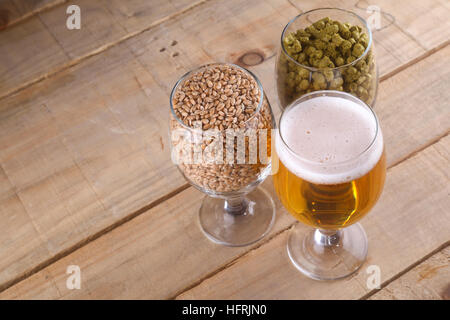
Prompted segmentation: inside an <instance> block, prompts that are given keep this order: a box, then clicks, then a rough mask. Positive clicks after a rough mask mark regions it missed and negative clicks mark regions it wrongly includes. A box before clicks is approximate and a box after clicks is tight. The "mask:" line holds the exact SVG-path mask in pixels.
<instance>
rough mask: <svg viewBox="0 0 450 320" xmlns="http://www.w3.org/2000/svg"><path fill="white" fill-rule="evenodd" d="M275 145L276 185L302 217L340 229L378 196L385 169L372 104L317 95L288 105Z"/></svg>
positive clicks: (286, 202)
mask: <svg viewBox="0 0 450 320" xmlns="http://www.w3.org/2000/svg"><path fill="white" fill-rule="evenodd" d="M285 112H287V114H286V115H285V114H283V116H282V118H281V120H280V128H279V130H280V132H279V135H278V136H277V140H276V148H275V151H276V152H277V155H278V157H279V159H280V162H279V169H278V172H277V173H276V174H275V175H274V177H273V180H274V186H275V190H276V192H277V194H278V197H279V198H280V200H281V202H282V203H283V205H284V207H285V208H286V209H287V210H288V211H289V212H290V213H291V214H292V215H293V216H294V217H295V218H296V219H297V220H299V221H301V222H303V223H305V224H307V225H310V226H312V227H315V228H319V229H329V230H338V229H341V228H344V227H346V226H349V225H351V224H354V223H355V222H357V221H358V220H360V219H361V218H362V217H363V216H364V215H365V214H366V213H367V212H368V211H369V210H370V209H371V208H372V207H373V206H374V205H375V203H376V202H377V200H378V198H379V197H380V194H381V192H382V190H383V185H384V180H385V175H386V156H385V152H384V146H383V137H382V134H381V131H380V130H379V128H378V125H377V121H376V117H375V115H374V114H373V113H372V111H371V110H370V109H369V107H363V106H361V105H359V104H357V103H356V102H352V101H349V100H346V99H342V98H337V97H316V98H315V99H313V100H306V101H303V102H302V103H300V104H299V105H298V106H295V105H294V106H292V107H291V108H289V110H286V111H285Z"/></svg>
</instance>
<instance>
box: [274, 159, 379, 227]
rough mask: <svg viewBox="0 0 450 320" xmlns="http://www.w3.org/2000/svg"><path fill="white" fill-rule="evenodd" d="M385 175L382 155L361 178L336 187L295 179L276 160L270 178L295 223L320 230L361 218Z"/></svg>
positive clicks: (371, 202)
mask: <svg viewBox="0 0 450 320" xmlns="http://www.w3.org/2000/svg"><path fill="white" fill-rule="evenodd" d="M385 175H386V156H385V153H384V152H383V154H382V156H381V158H380V160H379V161H378V163H377V164H376V165H375V167H374V168H373V169H372V170H370V171H369V172H368V173H367V174H365V175H363V176H362V177H360V178H358V179H355V180H352V181H349V182H345V183H339V184H316V183H312V182H309V181H307V180H304V179H302V178H300V177H297V176H296V175H295V174H293V173H292V172H290V171H289V170H288V169H287V168H286V167H285V166H284V165H283V162H281V161H280V165H279V170H278V173H277V174H276V175H275V176H274V177H273V181H274V185H275V190H276V192H277V194H278V197H279V198H280V200H281V202H282V203H283V205H284V207H285V208H286V209H287V210H288V211H289V212H290V213H291V214H292V215H293V216H294V217H295V218H296V219H297V220H299V221H301V222H303V223H304V224H307V225H310V226H312V227H315V228H320V229H333V230H336V229H340V228H343V227H346V226H349V225H351V224H353V223H355V222H357V221H358V220H359V219H361V218H362V217H363V216H364V215H365V214H366V213H367V212H369V210H370V209H371V208H372V207H373V206H374V205H375V203H376V202H377V200H378V198H379V196H380V194H381V192H382V190H383V185H384V180H385Z"/></svg>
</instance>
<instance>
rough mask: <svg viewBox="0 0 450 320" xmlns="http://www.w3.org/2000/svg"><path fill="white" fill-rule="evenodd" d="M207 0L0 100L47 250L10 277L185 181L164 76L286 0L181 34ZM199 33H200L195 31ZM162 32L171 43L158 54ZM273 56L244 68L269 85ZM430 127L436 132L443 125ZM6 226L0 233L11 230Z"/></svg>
mask: <svg viewBox="0 0 450 320" xmlns="http://www.w3.org/2000/svg"><path fill="white" fill-rule="evenodd" d="M213 5H214V4H213V3H212V4H206V5H204V6H199V7H198V8H195V9H193V10H192V12H189V14H187V15H186V16H179V17H177V18H176V19H173V21H168V22H166V23H163V24H161V25H160V26H158V27H157V28H154V29H152V30H149V31H147V32H144V33H142V34H141V35H139V36H138V37H136V38H133V40H130V41H129V42H126V43H124V44H122V45H119V46H117V47H115V48H112V49H111V50H108V51H107V52H105V53H104V54H102V55H98V56H95V57H92V58H91V59H88V60H86V61H85V62H83V63H81V64H79V65H77V66H75V67H73V68H72V69H69V70H67V71H65V72H62V73H60V74H58V76H56V77H53V78H51V79H49V80H48V81H44V82H41V83H39V84H38V85H35V86H32V87H30V88H28V89H27V90H24V91H23V92H21V93H20V94H17V95H15V96H11V97H9V98H8V99H3V100H2V101H1V106H0V109H1V110H2V111H1V112H2V117H1V119H2V126H1V127H0V129H1V130H2V139H0V145H2V151H1V153H0V161H1V162H2V166H3V167H4V170H5V173H6V175H7V176H8V178H9V179H10V181H11V183H12V184H13V186H14V188H15V190H17V195H18V197H19V199H21V201H22V202H23V203H24V204H25V208H26V210H27V212H28V213H29V217H30V221H29V223H30V224H35V225H36V226H37V230H38V232H40V233H42V234H45V235H43V236H42V242H41V243H40V245H41V246H43V247H48V248H49V249H48V251H49V252H50V253H49V254H47V255H44V254H43V255H40V256H37V257H36V256H35V263H34V264H24V263H22V262H21V260H20V259H19V260H17V261H16V262H15V264H14V265H15V266H14V267H13V268H16V269H15V270H16V271H17V274H16V278H17V277H19V278H20V277H23V276H24V275H26V273H27V272H29V271H30V270H32V269H33V268H34V267H36V266H38V265H40V264H41V263H44V264H45V263H48V262H46V261H49V259H51V258H52V257H54V256H55V255H58V254H60V253H61V252H64V251H66V250H69V251H70V250H71V248H74V247H76V246H77V245H78V244H79V243H81V242H82V241H84V239H88V238H89V237H92V236H93V235H96V234H98V233H99V232H100V233H101V232H102V230H104V229H105V228H107V227H108V226H110V225H112V224H114V223H116V222H117V221H120V220H121V219H124V218H125V217H127V216H128V215H129V214H130V213H132V212H135V211H136V210H140V208H142V207H144V206H147V205H148V204H149V203H152V201H155V200H156V199H158V198H160V197H162V196H164V195H165V194H167V193H169V192H171V191H173V190H176V189H177V188H179V187H181V186H183V185H184V184H185V181H184V180H183V179H181V178H180V176H179V174H178V172H177V170H176V169H175V168H174V167H173V166H172V165H171V164H170V163H169V162H168V161H166V159H168V150H167V147H165V146H167V145H168V144H167V140H166V134H162V133H164V132H165V131H166V128H167V122H166V121H167V119H166V116H167V113H166V110H167V109H166V108H167V96H168V93H169V90H170V86H171V84H173V83H174V82H175V81H176V79H177V77H179V76H180V75H181V74H182V73H183V72H184V71H186V70H187V69H189V68H192V67H193V66H195V65H197V64H199V63H206V62H209V61H212V60H213V58H212V57H210V56H209V54H206V51H205V49H204V47H205V46H206V45H208V44H210V43H212V42H214V41H215V40H216V39H218V38H220V37H219V34H220V33H221V32H225V33H226V35H227V37H230V34H232V33H234V34H235V35H237V36H236V37H235V38H236V41H235V42H231V41H230V42H229V43H228V47H227V48H228V49H229V52H231V53H233V52H235V46H234V44H235V43H237V42H239V43H241V44H243V43H245V41H244V40H243V39H247V38H248V33H245V32H243V33H239V32H238V31H239V30H240V28H244V29H248V28H249V26H252V25H256V24H257V22H258V21H261V20H263V21H278V23H279V26H280V28H282V25H283V24H284V23H285V18H286V17H285V16H284V15H280V14H279V12H283V13H284V12H286V11H287V10H288V9H289V8H291V9H292V7H291V5H290V4H289V3H288V2H284V1H283V2H278V1H275V0H274V1H273V2H268V5H266V6H260V10H258V11H257V12H255V10H254V6H244V7H239V6H236V5H235V4H233V3H232V2H226V3H224V4H223V7H222V8H221V11H222V12H223V13H224V15H225V16H229V17H235V19H237V21H245V25H239V24H237V25H236V26H234V28H235V29H233V30H234V31H228V30H226V29H224V28H223V26H222V24H227V23H228V22H226V21H227V20H224V21H222V22H220V21H219V22H220V23H217V24H213V25H215V26H216V29H214V30H212V29H211V28H210V31H211V32H210V36H211V38H207V36H206V33H204V31H202V30H203V29H206V25H200V26H199V27H198V28H199V29H192V28H191V29H189V31H190V32H188V33H184V31H183V30H185V29H184V26H188V25H189V24H191V22H190V21H192V17H198V16H211V12H212V11H213V10H214V8H215V7H214V6H213ZM255 13H258V14H257V15H256V16H253V17H252V14H255ZM252 19H253V20H252ZM252 21H253V22H252ZM228 27H229V28H233V25H228ZM261 29H262V30H263V31H261ZM223 30H225V31H223ZM257 31H258V33H257V35H258V40H259V41H261V48H265V47H268V46H270V44H271V43H272V46H273V47H274V46H275V43H276V40H275V39H274V36H273V34H274V33H275V31H274V30H273V25H271V24H269V25H268V26H267V27H264V25H261V26H260V27H259V28H258V30H257ZM199 33H201V34H202V36H201V37H200V35H198V36H196V34H199ZM264 35H267V38H264ZM155 38H157V39H155ZM168 38H170V39H174V40H178V41H180V43H179V44H177V45H176V46H170V47H168V48H167V50H165V51H163V52H160V48H162V47H163V46H165V45H166V44H167V39H168ZM180 39H181V40H180ZM198 39H200V40H198ZM238 39H239V40H238ZM140 44H143V45H142V46H140ZM266 44H267V45H266ZM252 46H253V44H252ZM128 48H131V50H132V53H130V52H129V51H128ZM180 48H181V49H180ZM247 48H251V47H247ZM182 50H183V51H182ZM261 51H263V49H261ZM177 52H178V53H179V55H177V56H174V54H175V53H177ZM263 52H264V51H263ZM216 54H219V53H216ZM268 56H270V55H269V54H268ZM135 57H137V58H135ZM230 57H231V54H230ZM217 60H218V59H217ZM272 63H273V60H272V59H268V60H266V62H265V63H262V64H260V65H258V66H256V67H254V68H253V69H256V70H257V71H258V72H261V74H262V80H263V82H264V84H265V86H266V87H269V88H273V87H274V85H273V82H272V81H273V76H272V74H273V73H272V70H273V65H272ZM143 66H145V68H144V67H143ZM150 72H151V73H150ZM92 75H95V76H94V77H93V76H92ZM149 97H151V101H150V100H149ZM272 97H273V96H270V99H271V100H272V101H273V98H272ZM437 106H438V105H436V106H434V105H433V107H437ZM430 114H432V115H433V114H435V113H430ZM430 117H431V116H430ZM432 126H433V128H434V129H436V132H441V131H439V130H440V129H441V127H442V126H439V125H438V126H435V124H434V123H433V124H432ZM53 150H55V152H53ZM161 151H162V154H161ZM403 151H404V150H403ZM48 154H51V157H49V156H48ZM406 154H408V153H406ZM152 155H158V156H157V157H155V156H152ZM399 155H400V153H399ZM403 156H405V154H403ZM69 169H70V170H69ZM69 185H70V186H72V187H71V188H69V189H68V186H69ZM80 190H82V191H83V192H80ZM72 195H75V196H72ZM74 226H77V227H75V228H74ZM5 228H7V226H5ZM8 230H9V231H8ZM11 230H13V229H9V228H7V231H6V233H7V234H8V235H9V236H10V237H11V238H14V237H15V236H14V235H13V234H11V233H12V231H11ZM18 248H21V247H18ZM11 250H13V249H11ZM16 250H18V249H17V248H16ZM23 250H24V251H26V248H23ZM3 261H5V260H3ZM0 279H1V281H0V283H2V284H3V285H5V284H8V283H9V281H13V280H14V278H11V276H10V275H8V276H6V275H5V274H1V273H0Z"/></svg>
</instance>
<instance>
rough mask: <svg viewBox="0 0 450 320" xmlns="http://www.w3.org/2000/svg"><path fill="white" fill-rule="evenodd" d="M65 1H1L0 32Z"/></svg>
mask: <svg viewBox="0 0 450 320" xmlns="http://www.w3.org/2000/svg"><path fill="white" fill-rule="evenodd" d="M65 1H67V0H2V1H1V2H0V30H3V29H6V28H7V27H9V26H11V25H14V24H16V23H18V22H20V21H22V20H24V19H27V18H29V17H31V16H33V15H35V14H37V13H39V12H42V11H43V10H48V9H50V8H52V7H54V6H56V5H58V4H61V3H64V2H65Z"/></svg>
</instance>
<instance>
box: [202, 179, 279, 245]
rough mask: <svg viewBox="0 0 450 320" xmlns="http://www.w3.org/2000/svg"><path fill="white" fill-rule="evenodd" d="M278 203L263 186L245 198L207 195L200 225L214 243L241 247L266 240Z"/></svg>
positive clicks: (203, 204)
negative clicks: (223, 197)
mask: <svg viewBox="0 0 450 320" xmlns="http://www.w3.org/2000/svg"><path fill="white" fill-rule="evenodd" d="M275 215H276V213H275V204H274V202H273V200H272V198H271V196H270V195H269V193H268V192H267V191H265V190H264V189H263V188H261V187H259V188H256V189H255V190H253V191H252V192H250V193H248V194H246V195H245V196H244V197H242V198H231V199H227V200H225V199H221V198H212V197H208V196H207V197H205V198H204V200H203V203H202V206H201V208H200V213H199V222H200V228H201V229H202V231H203V232H204V233H205V235H206V236H207V237H208V238H209V239H210V240H211V241H213V242H216V243H219V244H222V245H226V246H232V247H240V246H247V245H250V244H252V243H255V242H256V241H258V240H260V239H262V238H263V237H264V236H265V235H266V234H267V233H268V232H269V231H270V229H271V227H272V225H273V223H274V221H275Z"/></svg>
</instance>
